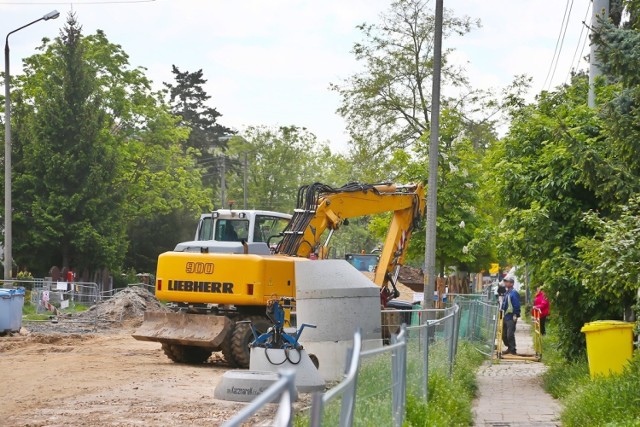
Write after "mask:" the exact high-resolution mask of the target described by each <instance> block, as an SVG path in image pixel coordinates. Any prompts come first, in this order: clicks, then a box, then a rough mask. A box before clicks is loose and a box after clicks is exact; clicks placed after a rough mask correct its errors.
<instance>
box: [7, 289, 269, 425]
mask: <svg viewBox="0 0 640 427" xmlns="http://www.w3.org/2000/svg"><path fill="white" fill-rule="evenodd" d="M145 298H146V301H145ZM152 304H156V303H154V301H153V299H152V298H150V297H148V296H146V295H142V294H141V293H140V292H123V293H121V294H120V295H119V296H118V297H116V298H113V299H112V300H110V301H109V302H108V303H105V304H103V305H102V306H100V307H98V308H97V309H96V310H95V311H93V313H88V314H87V316H89V317H90V316H92V315H93V314H95V313H98V315H99V316H98V317H99V319H100V322H99V325H100V326H101V327H99V328H98V332H97V333H87V330H92V328H91V327H89V328H88V329H87V328H86V326H84V327H83V328H84V329H85V330H84V331H83V332H82V333H70V331H74V330H76V329H78V327H77V326H75V325H74V323H73V320H69V321H67V320H66V319H61V321H60V322H59V323H57V324H51V323H49V322H47V323H46V324H30V323H23V331H22V334H14V335H13V336H4V337H0V425H1V426H30V427H35V426H204V425H206V426H216V425H220V424H222V422H224V421H225V420H228V419H230V418H231V417H232V416H233V415H234V414H236V413H237V412H238V410H239V409H240V408H242V407H243V406H245V403H238V402H230V401H224V400H216V399H214V397H213V393H214V389H215V387H216V385H217V384H218V382H219V381H220V379H221V377H222V375H223V374H224V373H225V372H226V371H227V370H228V369H229V367H228V366H227V365H226V364H225V363H224V361H223V359H222V355H219V354H217V353H214V355H213V356H212V357H211V358H210V359H209V361H208V362H207V363H206V364H204V365H199V366H194V365H184V364H177V363H173V362H171V361H170V360H169V359H168V358H167V357H166V356H165V355H164V353H163V352H162V349H161V347H160V344H158V343H153V342H143V341H136V340H135V339H133V338H132V337H131V333H132V332H133V331H134V330H135V328H136V327H137V326H138V325H139V324H140V323H141V322H142V313H143V309H145V308H147V307H149V306H151V305H152ZM114 319H115V320H118V321H117V322H116V321H115V320H114ZM89 326H92V325H89ZM81 329H82V328H81ZM29 330H31V332H29ZM33 331H37V332H33ZM276 410H277V407H275V405H269V407H268V409H267V410H265V412H263V413H261V414H258V415H257V416H254V417H253V418H252V419H251V421H250V422H249V423H247V424H246V425H260V423H261V422H264V421H265V420H266V419H269V420H272V419H273V414H274V413H275V411H276Z"/></svg>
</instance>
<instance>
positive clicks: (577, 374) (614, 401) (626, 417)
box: [543, 321, 640, 426]
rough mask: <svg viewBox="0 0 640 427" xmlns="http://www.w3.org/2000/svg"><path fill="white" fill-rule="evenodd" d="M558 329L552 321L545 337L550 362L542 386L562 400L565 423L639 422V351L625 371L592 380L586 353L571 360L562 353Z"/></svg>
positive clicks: (607, 423) (544, 341)
mask: <svg viewBox="0 0 640 427" xmlns="http://www.w3.org/2000/svg"><path fill="white" fill-rule="evenodd" d="M557 332H558V331H557V328H556V326H555V325H554V322H553V321H552V323H551V324H550V325H549V327H547V334H546V335H545V337H544V340H543V355H544V359H543V361H544V363H545V364H546V365H548V366H549V369H548V370H547V371H546V372H545V373H544V375H543V386H544V388H545V390H546V391H547V392H548V393H550V394H551V395H552V396H553V397H555V398H557V399H560V400H561V402H562V404H563V407H564V408H563V411H562V414H561V417H560V419H561V421H562V425H565V426H587V425H589V426H591V425H594V426H595V425H598V426H600V425H602V426H604V425H606V426H632V425H637V422H638V419H640V405H638V384H640V353H638V352H636V354H635V356H634V357H633V359H632V360H631V362H630V363H629V365H628V366H627V367H625V369H624V371H623V373H621V374H617V375H611V376H609V377H597V378H595V379H593V380H592V379H591V378H590V376H589V368H588V364H587V359H586V357H581V358H579V359H576V360H572V361H568V360H566V359H565V358H564V357H563V355H562V353H561V352H560V351H559V350H558V342H559V341H560V340H561V337H560V336H559V335H558V333H557Z"/></svg>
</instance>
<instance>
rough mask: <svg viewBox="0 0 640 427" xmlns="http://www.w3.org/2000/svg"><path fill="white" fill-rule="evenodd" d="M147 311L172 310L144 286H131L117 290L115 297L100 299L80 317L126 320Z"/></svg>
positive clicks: (99, 319) (139, 316)
mask: <svg viewBox="0 0 640 427" xmlns="http://www.w3.org/2000/svg"><path fill="white" fill-rule="evenodd" d="M145 311H170V309H169V308H167V307H165V306H164V305H162V304H161V303H160V301H158V299H157V298H156V297H155V295H153V294H152V293H150V292H149V291H147V290H146V289H144V288H141V287H138V286H130V287H128V288H124V289H122V290H120V291H118V292H116V293H115V294H114V295H113V297H111V298H109V299H106V300H103V301H100V302H99V303H98V304H96V305H94V306H91V308H89V310H87V311H85V312H84V313H81V314H80V315H78V317H80V318H87V319H95V318H96V316H97V318H98V321H99V322H104V321H106V322H124V321H127V320H132V319H136V320H138V319H139V320H140V321H142V317H143V315H144V312H145Z"/></svg>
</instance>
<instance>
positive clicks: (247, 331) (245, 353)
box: [231, 316, 273, 368]
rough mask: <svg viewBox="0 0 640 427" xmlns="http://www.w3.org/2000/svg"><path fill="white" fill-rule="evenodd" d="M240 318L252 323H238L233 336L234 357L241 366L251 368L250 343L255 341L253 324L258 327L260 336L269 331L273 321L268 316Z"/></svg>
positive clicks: (232, 348) (232, 349)
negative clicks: (252, 329)
mask: <svg viewBox="0 0 640 427" xmlns="http://www.w3.org/2000/svg"><path fill="white" fill-rule="evenodd" d="M240 320H250V321H251V323H236V325H235V327H234V328H233V335H232V337H231V351H232V357H233V359H234V360H235V361H236V363H237V364H238V366H239V367H240V368H249V355H250V349H249V343H250V342H251V341H253V332H252V331H251V325H252V324H253V326H254V327H255V328H256V331H257V333H258V336H260V334H263V333H265V332H267V329H269V328H270V327H272V326H273V323H272V322H271V321H270V320H269V319H268V318H267V317H266V316H247V317H245V318H242V319H240Z"/></svg>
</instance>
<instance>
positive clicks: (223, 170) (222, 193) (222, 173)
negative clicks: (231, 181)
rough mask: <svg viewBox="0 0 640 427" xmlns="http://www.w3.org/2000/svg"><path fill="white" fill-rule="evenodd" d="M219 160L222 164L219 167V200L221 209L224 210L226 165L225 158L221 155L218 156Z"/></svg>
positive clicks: (225, 202) (225, 201)
mask: <svg viewBox="0 0 640 427" xmlns="http://www.w3.org/2000/svg"><path fill="white" fill-rule="evenodd" d="M220 160H221V162H222V165H221V166H220V199H221V201H222V209H225V208H226V206H227V200H226V199H227V197H226V194H225V188H227V178H226V176H225V175H226V174H227V171H226V163H227V158H226V157H225V156H224V155H222V156H220Z"/></svg>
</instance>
